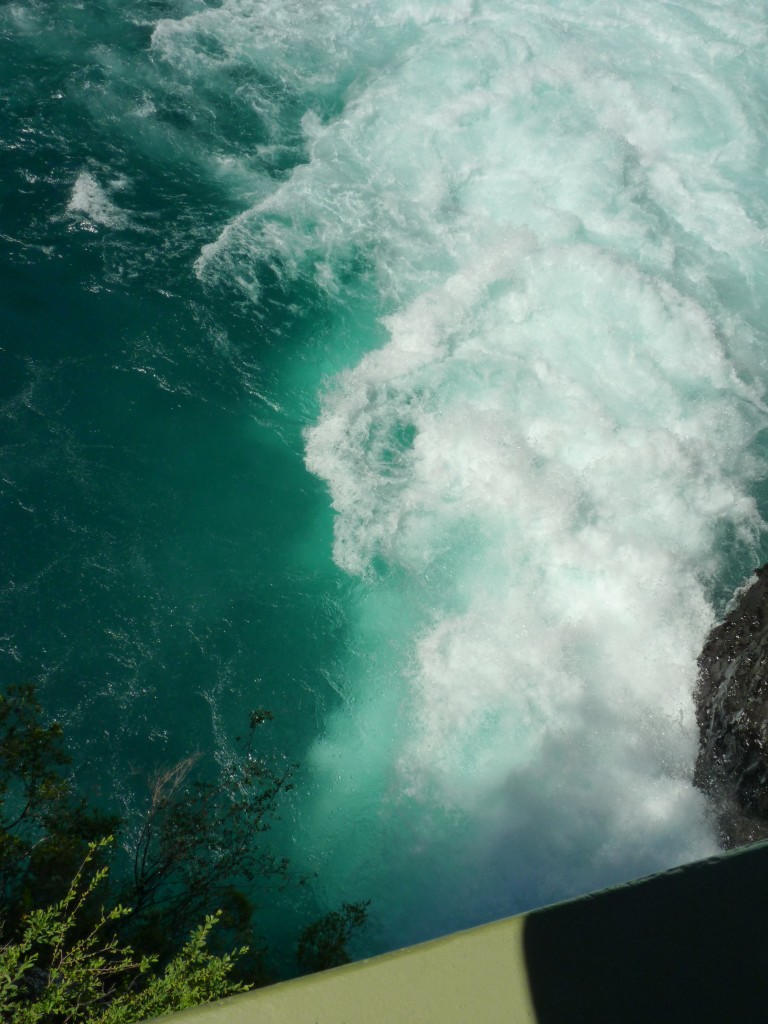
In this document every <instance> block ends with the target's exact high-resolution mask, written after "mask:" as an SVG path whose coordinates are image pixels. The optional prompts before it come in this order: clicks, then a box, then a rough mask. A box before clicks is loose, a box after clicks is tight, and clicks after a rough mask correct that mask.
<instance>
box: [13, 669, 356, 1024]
mask: <svg viewBox="0 0 768 1024" xmlns="http://www.w3.org/2000/svg"><path fill="white" fill-rule="evenodd" d="M271 718H272V716H271V714H270V713H269V712H267V711H256V712H253V713H252V714H251V716H250V719H249V727H248V732H247V733H246V735H245V736H244V737H243V738H241V739H239V741H238V742H239V750H238V753H237V755H235V756H233V757H232V758H231V759H230V761H229V762H228V763H227V764H226V765H225V766H224V768H223V769H220V770H219V771H218V772H211V771H209V772H208V773H207V774H206V773H205V772H204V771H203V770H202V769H203V766H201V760H202V758H201V756H200V755H199V754H194V755H192V756H190V757H187V758H185V759H183V760H182V761H179V762H178V763H177V764H175V765H173V766H171V767H170V768H166V769H164V770H162V771H160V772H158V773H157V774H156V775H155V776H154V778H153V779H152V780H151V783H150V793H149V800H148V804H147V808H146V810H145V812H144V814H143V815H141V816H140V818H139V820H138V822H137V823H136V824H135V825H134V828H133V831H132V832H131V833H130V834H129V835H128V836H126V835H125V829H124V823H123V822H122V820H121V819H120V818H118V817H116V816H109V815H105V814H103V813H101V812H99V811H93V810H91V809H90V808H89V807H88V806H87V804H86V802H85V800H83V799H79V798H78V796H77V794H76V792H75V791H74V788H73V783H72V780H71V779H70V778H69V777H68V775H67V769H68V767H69V764H70V759H69V756H68V755H67V752H66V749H65V747H64V743H63V734H62V730H61V728H60V726H59V725H58V724H57V723H55V722H54V723H53V724H45V722H44V720H43V717H42V708H41V706H40V704H39V702H38V700H37V697H36V693H35V690H34V687H31V686H22V687H11V688H9V689H8V690H7V691H6V693H5V694H2V693H0V907H2V916H0V1019H2V1020H3V1021H8V1022H9V1024H38V1022H39V1024H91V1022H99V1024H102V1022H103V1024H131V1022H132V1021H138V1020H144V1019H146V1018H148V1017H152V1016H157V1015H160V1014H163V1013H167V1012H170V1011H171V1010H175V1009H182V1008H184V1007H188V1006H194V1005H197V1004H199V1003H202V1002H206V1001H207V1000H209V999H214V998H219V997H220V996H222V995H228V994H232V993H234V992H240V991H245V990H246V989H248V988H250V987H252V986H253V985H254V984H265V983H267V982H268V981H269V980H270V979H269V978H268V977H267V975H266V972H265V968H264V955H263V954H264V951H263V949H261V948H260V942H259V940H257V939H256V935H255V929H254V925H253V915H254V911H255V910H256V909H257V907H256V903H255V900H256V899H257V898H258V895H259V890H260V889H261V888H263V886H264V885H265V884H266V883H274V882H277V883H278V884H279V885H280V886H281V887H282V886H284V885H285V884H287V882H288V881H289V880H290V876H289V865H288V862H287V860H285V859H280V858H278V857H275V856H274V854H273V853H272V852H271V851H270V850H269V848H268V847H267V846H266V845H265V842H264V833H266V832H268V831H269V829H270V827H271V823H272V821H273V820H274V818H275V816H276V814H277V811H278V809H279V802H280V799H281V798H282V796H283V795H284V794H285V793H286V792H288V791H289V790H290V789H291V788H292V786H293V782H292V775H293V772H294V770H295V768H296V766H295V765H292V764H286V763H284V762H280V761H278V762H275V761H274V760H270V759H267V758H264V757H261V756H260V755H259V754H258V753H257V744H256V733H257V731H258V730H259V729H260V728H261V727H262V726H263V725H264V724H265V723H267V722H269V721H270V720H271ZM276 765H277V766H276ZM121 830H122V832H123V835H122V837H121V843H120V845H119V846H118V847H116V844H114V843H113V840H112V836H113V835H115V834H116V833H117V832H118V831H121ZM115 850H117V852H118V854H121V855H122V858H123V863H125V862H126V851H129V852H130V856H129V865H128V866H127V870H121V871H115V872H113V874H112V876H110V870H109V868H110V862H111V858H112V855H113V853H114V852H115ZM118 863H119V861H118ZM367 908H368V904H367V903H345V904H344V905H343V906H342V908H341V910H338V911H331V912H330V913H328V914H326V915H325V916H324V917H321V918H320V919H319V920H317V921H315V922H313V923H312V924H310V925H308V926H307V927H306V928H305V929H304V931H303V932H302V933H301V936H300V938H299V942H298V946H297V949H296V960H297V963H298V966H299V969H300V970H301V971H316V970H322V969H325V968H327V967H335V966H338V965H339V964H343V963H347V962H348V961H349V955H348V953H347V945H348V943H349V940H350V938H351V937H352V934H353V932H354V931H355V930H357V929H359V928H360V927H362V925H363V924H364V922H365V920H366V916H367ZM201 922H202V923H201Z"/></svg>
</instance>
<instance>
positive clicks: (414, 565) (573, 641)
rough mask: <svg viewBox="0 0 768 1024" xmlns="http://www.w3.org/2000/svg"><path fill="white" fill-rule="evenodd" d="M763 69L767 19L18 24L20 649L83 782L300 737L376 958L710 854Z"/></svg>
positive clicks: (5, 468) (10, 277)
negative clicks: (247, 717) (702, 700)
mask: <svg viewBox="0 0 768 1024" xmlns="http://www.w3.org/2000/svg"><path fill="white" fill-rule="evenodd" d="M767 37H768V19H767V18H766V11H765V5H764V4H763V3H761V2H757V0H742V2H740V3H736V2H735V0H702V2H697V3H692V2H688V3H669V2H662V0H638V2H636V3H633V4H631V5H627V4H624V5H620V4H616V3H614V2H611V0H594V2H589V3H586V2H584V0H579V2H576V0H532V2H509V0H474V2H473V0H442V2H441V0H435V2H427V0H377V2H372V0H302V2H298V0H222V2H220V3H217V4H212V3H205V2H203V0H139V2H137V3H133V4H130V5H125V4H118V3H114V2H109V0H101V2H99V3H70V2H66V0H63V2H61V3H58V4H55V5H52V4H49V3H46V2H44V0H19V2H12V3H6V4H5V5H4V6H3V7H2V8H1V9H0V46H1V48H2V49H1V52H0V80H1V83H2V91H3V94H4V111H5V112H4V113H3V114H2V133H1V134H2V146H3V151H2V154H3V155H2V166H1V167H0V173H2V176H3V182H4V185H3V188H4V195H3V205H2V207H1V208H0V235H1V236H2V239H3V246H2V248H3V252H2V258H3V267H4V270H3V281H2V288H3V309H4V322H5V325H6V326H5V328H4V330H3V338H2V340H0V345H1V346H2V347H1V348H0V359H2V364H1V365H0V395H1V396H2V397H1V401H2V416H3V420H2V422H3V441H4V448H3V463H2V477H3V479H2V502H3V504H2V521H1V523H0V526H1V527H2V531H3V533H2V536H3V573H2V583H1V585H2V591H1V592H0V609H1V613H2V619H0V648H1V654H0V656H1V657H2V667H3V673H4V681H6V682H10V681H15V680H18V679H37V680H40V682H41V686H42V687H43V690H44V694H45V696H46V698H47V700H48V701H49V703H50V704H51V706H52V707H54V708H55V709H56V710H57V712H58V713H59V714H60V715H62V716H63V717H64V718H65V720H66V722H67V724H68V726H69V730H70V733H71V735H72V736H73V737H74V738H75V740H76V741H77V744H78V748H77V749H78V752H79V753H78V757H79V758H80V768H81V771H82V773H83V778H84V779H85V778H89V779H90V778H92V779H93V780H94V781H93V783H92V785H93V786H96V781H97V780H98V779H99V778H101V777H103V776H105V774H106V775H109V774H111V776H112V777H113V778H114V779H115V780H118V782H119V783H120V784H122V785H123V786H125V787H127V790H129V789H130V787H131V785H133V784H134V783H135V785H137V786H138V784H139V783H138V781H136V780H138V779H140V778H141V776H142V773H145V772H146V771H147V770H148V767H147V766H150V765H152V764H156V763H158V762H160V761H163V760H166V761H167V760H168V759H170V758H172V757H173V756H178V755H179V754H180V753H182V752H184V751H185V750H188V749H189V747H190V745H192V746H195V745H197V746H209V747H210V746H212V745H213V746H215V747H216V749H217V750H218V751H219V752H220V753H221V752H224V751H226V749H227V748H228V745H229V744H230V743H231V742H232V738H233V736H234V735H235V733H236V730H237V728H238V725H239V724H241V723H242V721H243V716H244V714H245V712H246V711H247V709H248V708H250V707H254V706H267V707H271V708H272V709H273V711H274V712H275V714H276V716H277V721H276V731H275V737H274V743H275V746H276V749H278V750H280V751H281V752H282V753H284V754H285V756H287V757H289V758H291V759H294V758H296V759H298V760H299V761H300V762H301V764H302V769H301V774H300V779H299V786H298V788H297V791H296V794H295V799H294V801H293V802H292V803H291V804H290V805H287V806H286V807H285V808H284V815H283V821H282V822H281V823H280V825H279V827H278V828H277V830H276V832H275V836H276V838H277V839H279V841H280V842H281V843H282V845H283V847H284V848H285V849H284V852H288V853H289V855H290V856H291V857H292V859H293V861H294V863H295V864H296V865H297V868H298V869H299V870H301V871H305V872H314V871H316V872H317V879H316V881H315V882H314V883H313V885H314V888H313V897H312V898H313V899H314V900H315V901H316V902H317V904H318V905H319V906H328V907H330V906H334V905H337V904H338V903H339V902H341V901H342V900H344V899H348V900H351V899H365V898H371V899H372V900H373V904H372V908H371V915H372V927H371V930H370V931H369V934H368V937H367V940H366V941H367V945H366V946H365V949H366V950H368V951H371V950H380V949H384V948H387V947H391V946H393V945H398V944H402V943H405V942H410V941H415V940H417V939H421V938H425V937H428V936H431V935H434V934H437V933H439V932H441V931H446V930H450V929H455V928H459V927H462V926H467V925H469V924H473V923H476V922H478V921H482V920H488V919H490V918H493V917H497V916H501V915H503V914H507V913H512V912H515V911H519V910H523V909H527V908H530V907H532V906H534V905H537V904H541V903H545V902H551V901H554V900H557V899H560V898H564V897H567V896H570V895H573V894H576V893H578V892H582V891H585V890H588V889H591V888H596V887H600V886H604V885H607V884H610V883H614V882H617V881H620V880H623V879H627V878H629V877H633V876H636V875H639V874H643V873H647V872H650V871H654V870H658V869H662V868H665V867H668V866H671V865H673V864H676V863H680V862H682V861H684V860H687V859H691V858H694V857H696V856H700V855H704V854H706V853H708V852H710V851H712V850H713V849H714V841H713V838H712V835H711V832H710V830H709V827H708V824H707V820H706V815H705V807H704V805H703V802H702V798H701V796H700V794H698V793H697V792H695V791H694V790H693V788H692V786H691V782H690V780H691V775H692V767H693V762H694V759H695V752H696V734H695V722H694V716H693V707H692V701H691V690H692V687H693V684H694V680H695V661H696V655H697V653H698V651H699V650H700V648H701V645H702V642H703V639H704V637H705V636H706V633H707V630H708V628H709V627H710V625H711V624H712V622H713V620H714V617H715V616H716V615H717V614H719V613H721V612H722V609H723V607H724V604H725V601H726V600H727V597H728V595H729V594H730V593H731V592H732V590H733V588H734V587H735V586H736V585H738V584H739V583H740V582H742V581H743V580H744V579H745V578H746V577H747V576H748V575H749V573H750V571H751V569H752V568H753V567H754V566H755V565H757V564H758V562H759V561H760V560H761V559H763V560H764V559H765V557H766V554H767V553H768V546H767V545H766V541H765V537H764V528H763V519H764V517H765V514H766V501H767V500H768V495H766V492H765V490H764V489H763V484H762V480H763V479H764V477H765V452H766V445H765V440H764V437H765V435H764V434H763V431H764V430H765V428H766V426H767V425H768V416H767V414H768V409H767V408H766V404H765V400H766V385H767V383H768V365H767V361H766V356H767V355H768V347H767V346H768V336H767V335H766V323H767V322H768V321H767V320H766V313H767V312H768V310H767V308H766V303H767V302H768V273H767V270H768V261H767V260H766V238H767V237H768V236H767V235H766V218H767V215H768V203H767V200H768V180H767V179H766V168H768V62H767V61H766V57H765V54H766V44H767V43H768V38H767ZM222 756H223V754H222ZM130 779H134V783H129V782H127V781H126V780H130ZM127 790H126V791H127ZM286 913H290V911H286ZM361 948H362V947H361Z"/></svg>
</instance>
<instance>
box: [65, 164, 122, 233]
mask: <svg viewBox="0 0 768 1024" xmlns="http://www.w3.org/2000/svg"><path fill="white" fill-rule="evenodd" d="M125 184H126V183H125V181H124V180H120V179H118V180H116V181H114V182H112V188H113V189H116V190H119V189H121V188H124V187H125ZM67 211H68V212H69V213H73V214H74V213H77V214H82V215H83V216H84V217H86V218H87V219H88V221H90V222H91V223H92V224H100V225H101V226H102V227H106V228H124V227H126V225H127V224H128V222H129V221H128V216H127V214H126V213H124V211H123V210H121V209H120V208H119V207H118V206H117V205H116V204H115V203H114V202H113V201H112V199H110V197H109V195H108V193H107V191H106V190H105V189H104V187H103V186H101V185H100V184H99V183H98V181H96V179H95V178H94V176H93V175H92V174H91V173H90V171H81V172H80V174H78V176H77V179H76V181H75V184H74V186H73V188H72V195H71V196H70V199H69V202H68V203H67Z"/></svg>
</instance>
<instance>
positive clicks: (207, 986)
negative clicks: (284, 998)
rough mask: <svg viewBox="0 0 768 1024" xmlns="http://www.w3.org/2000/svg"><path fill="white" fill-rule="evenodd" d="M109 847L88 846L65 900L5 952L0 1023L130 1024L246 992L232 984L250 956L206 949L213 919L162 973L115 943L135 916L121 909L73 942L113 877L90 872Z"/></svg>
mask: <svg viewBox="0 0 768 1024" xmlns="http://www.w3.org/2000/svg"><path fill="white" fill-rule="evenodd" d="M109 843H110V840H109V839H106V838H105V839H102V840H100V841H99V842H97V843H91V844H90V845H89V848H88V852H87V853H86V856H85V858H84V860H83V863H82V864H81V866H80V868H79V870H78V871H77V873H76V875H75V877H74V879H73V881H72V883H71V885H70V887H69V890H68V891H67V893H66V895H65V896H64V898H63V899H61V900H60V901H59V902H58V903H55V904H54V905H52V906H50V907H46V908H44V909H38V910H33V911H31V912H30V913H29V914H27V915H26V916H25V918H24V922H23V930H22V933H21V936H20V938H19V940H18V941H17V942H7V943H5V945H3V946H2V947H0V1017H1V1018H2V1019H3V1020H5V1021H8V1022H9V1024H37V1022H45V1024H54V1022H55V1024H59V1022H61V1024H91V1022H94V1024H95V1022H97V1021H98V1022H100V1024H101V1022H103V1024H131V1022H134V1021H140V1020H144V1019H146V1018H147V1017H152V1016H158V1015H159V1014H162V1013H169V1012H171V1011H172V1010H177V1009H184V1008H186V1007H188V1006H195V1005H198V1004H199V1003H204V1002H208V1001H209V1000H211V999H217V998H219V997H221V996H225V995H231V994H234V993H236V992H242V991H245V990H246V989H247V988H248V987H249V986H247V985H244V984H242V983H240V982H235V981H232V980H231V978H230V974H231V971H232V968H233V967H234V964H235V962H236V960H237V957H238V956H240V955H243V954H245V953H246V952H247V950H246V949H240V950H236V951H235V952H234V953H231V954H225V955H224V956H215V955H213V954H212V953H211V952H210V951H209V950H208V948H207V941H208V937H209V934H210V932H211V929H212V928H213V927H214V925H215V924H216V923H217V920H218V917H217V916H216V915H212V916H209V917H207V918H206V920H205V923H204V924H203V925H201V926H199V927H198V928H196V929H195V930H194V931H193V933H192V935H191V937H190V939H189V940H188V941H187V942H186V943H185V945H184V946H183V947H182V949H181V951H180V952H179V953H178V954H177V955H176V956H175V957H174V958H173V959H172V960H171V961H170V962H169V963H168V964H167V965H166V966H165V968H164V969H163V970H162V971H160V970H159V969H158V958H157V957H156V956H146V955H145V956H137V955H136V954H135V953H134V951H133V949H132V948H131V947H130V946H122V945H120V943H119V942H118V939H117V937H116V935H115V934H114V926H115V924H116V923H117V922H118V921H119V920H120V919H121V918H123V917H125V916H127V915H128V914H130V912H131V911H130V909H129V908H127V907H124V906H121V905H120V904H118V905H117V906H114V907H112V908H111V909H109V910H104V909H103V908H102V910H101V913H100V914H99V916H98V918H97V920H96V921H95V923H93V924H92V925H91V926H90V927H89V928H88V930H87V931H86V933H85V934H84V935H82V936H81V937H80V938H77V937H76V936H77V932H78V930H79V925H80V923H81V917H82V914H83V912H84V908H85V907H86V904H87V903H88V901H89V899H90V897H92V896H93V894H94V893H95V891H96V890H97V889H98V888H99V886H101V884H102V883H103V882H104V881H105V879H106V877H107V874H108V869H107V868H106V867H102V868H98V869H97V870H95V871H90V870H89V868H91V867H92V866H93V862H94V860H95V858H96V856H97V854H98V853H99V851H101V850H103V849H104V848H105V847H106V846H108V845H109Z"/></svg>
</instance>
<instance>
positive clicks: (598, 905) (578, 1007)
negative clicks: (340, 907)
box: [160, 842, 768, 1024]
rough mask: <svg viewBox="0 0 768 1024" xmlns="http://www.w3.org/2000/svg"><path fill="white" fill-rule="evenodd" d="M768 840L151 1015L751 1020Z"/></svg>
mask: <svg viewBox="0 0 768 1024" xmlns="http://www.w3.org/2000/svg"><path fill="white" fill-rule="evenodd" d="M767 979H768V842H766V843H760V844H756V845H754V846H750V847H747V848H744V849H741V850H734V851H730V852H729V853H725V854H722V855H720V856H717V857H712V858H709V859H707V860H704V861H697V862H695V863H693V864H689V865H685V866H684V867H679V868H674V869H672V870H671V871H666V872H663V873H661V874H657V875H651V876H648V877H647V878H643V879H639V880H638V881H635V882H630V883H627V884H625V885H620V886H615V887H613V888H611V889H606V890H603V891H601V892H599V893H593V894H590V895H588V896H583V897H579V898H577V899H574V900H569V901H568V902H565V903H559V904H555V905H554V906H551V907H546V908H544V909H542V910H536V911H533V912H531V913H529V914H522V915H519V916H517V917H511V918H506V919H505V920H502V921H497V922H495V923H493V924H488V925H482V926H480V927H478V928H472V929H469V930H468V931H463V932H457V933H455V934H453V935H449V936H446V937H444V938H440V939H435V940H433V941H431V942H426V943H423V944H421V945H418V946H412V947H409V948H407V949H403V950H398V951H397V952H394V953H387V954H385V955H383V956H378V957H373V958H371V959H368V960H362V961H359V962H358V963H354V964H349V965H347V966H345V967H339V968H336V969H335V970H332V971H325V972H323V973H321V974H313V975H309V976H307V977H304V978H299V979H296V980H295V981H288V982H282V983H280V984H277V985H272V986H269V987H267V988H262V989H257V990H255V991H254V992H249V993H246V994H244V995H240V996H233V997H231V998H229V999H225V1000H221V1001H219V1002H216V1003H209V1004H206V1005H205V1006H199V1007H196V1008H194V1009H192V1010H186V1011H182V1012H179V1013H175V1014H171V1015H169V1016H167V1017H164V1018H160V1019H161V1020H164V1021H166V1022H167V1024H225V1022H226V1024H497V1022H498V1024H502V1022H504V1024H694V1022H695V1024H709V1022H711V1024H741V1022H742V1021H743V1022H744V1024H747V1022H749V1024H753V1022H754V1021H756V1020H760V1019H762V1018H763V1016H764V1014H765V1005H766V992H767V991H768V989H767V988H766V986H767V985H768V980H767Z"/></svg>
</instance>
